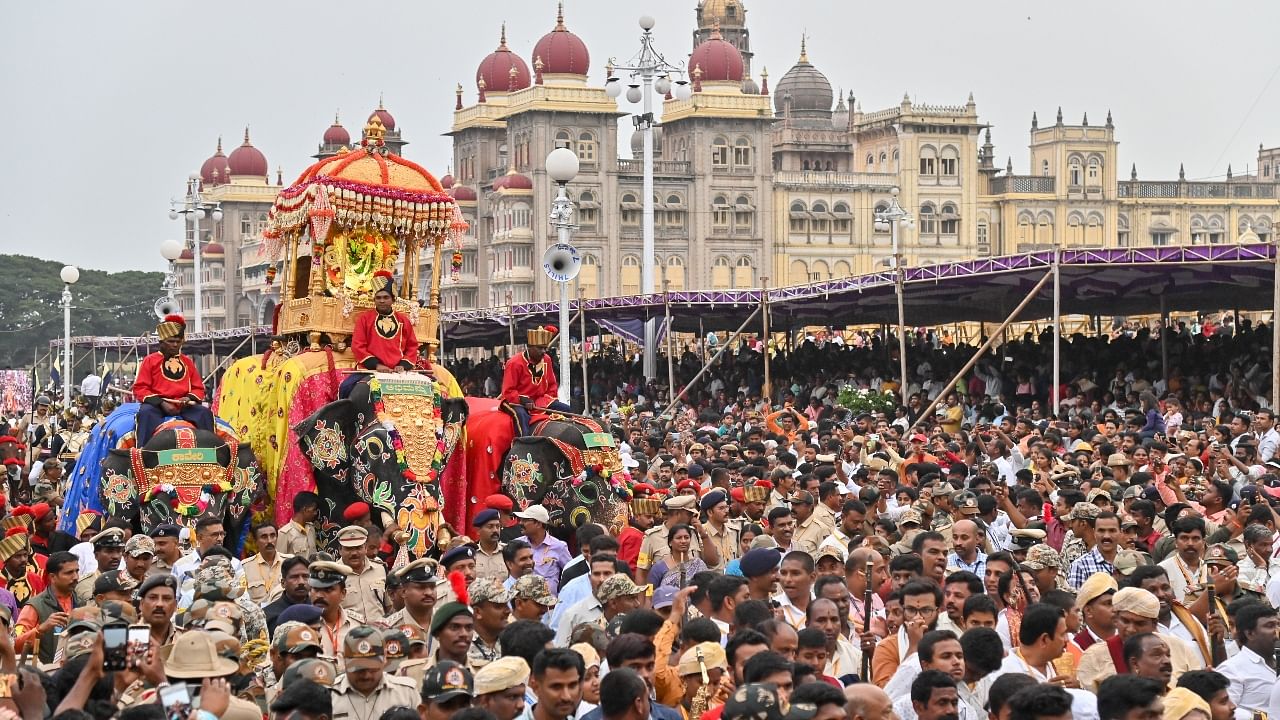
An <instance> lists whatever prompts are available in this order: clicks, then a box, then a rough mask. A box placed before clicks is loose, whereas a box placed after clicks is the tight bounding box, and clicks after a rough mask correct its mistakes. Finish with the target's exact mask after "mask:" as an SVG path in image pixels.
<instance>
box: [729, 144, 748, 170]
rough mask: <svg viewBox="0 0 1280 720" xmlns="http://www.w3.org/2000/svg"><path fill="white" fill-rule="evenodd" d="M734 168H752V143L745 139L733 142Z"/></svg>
mask: <svg viewBox="0 0 1280 720" xmlns="http://www.w3.org/2000/svg"><path fill="white" fill-rule="evenodd" d="M733 166H734V167H736V168H748V167H750V166H751V141H750V140H748V139H746V138H745V137H740V138H738V139H737V140H734V141H733Z"/></svg>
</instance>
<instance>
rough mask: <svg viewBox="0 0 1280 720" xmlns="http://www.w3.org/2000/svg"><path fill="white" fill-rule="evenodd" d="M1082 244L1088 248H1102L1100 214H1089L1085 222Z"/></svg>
mask: <svg viewBox="0 0 1280 720" xmlns="http://www.w3.org/2000/svg"><path fill="white" fill-rule="evenodd" d="M1084 244H1085V245H1087V246H1089V247H1097V248H1100V247H1102V213H1097V212H1092V213H1089V217H1088V219H1087V220H1086V221H1085V228H1084Z"/></svg>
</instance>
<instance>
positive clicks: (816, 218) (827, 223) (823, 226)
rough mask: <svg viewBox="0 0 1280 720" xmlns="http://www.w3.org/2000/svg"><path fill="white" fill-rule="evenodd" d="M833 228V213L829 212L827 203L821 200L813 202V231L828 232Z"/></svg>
mask: <svg viewBox="0 0 1280 720" xmlns="http://www.w3.org/2000/svg"><path fill="white" fill-rule="evenodd" d="M830 228H831V214H830V213H828V212H827V204H826V203H825V202H823V201H821V200H818V201H816V202H814V203H813V231H814V232H816V233H825V232H828V231H829V230H830Z"/></svg>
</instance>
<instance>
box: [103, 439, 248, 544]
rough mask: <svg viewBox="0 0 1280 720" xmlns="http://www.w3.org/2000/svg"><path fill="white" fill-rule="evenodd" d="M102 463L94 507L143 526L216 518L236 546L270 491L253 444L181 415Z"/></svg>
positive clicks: (111, 452)
mask: <svg viewBox="0 0 1280 720" xmlns="http://www.w3.org/2000/svg"><path fill="white" fill-rule="evenodd" d="M108 419H110V418H108ZM101 468H102V473H101V477H100V478H99V479H98V481H97V493H96V495H97V497H96V500H97V503H96V504H97V507H96V508H93V509H101V511H102V512H103V513H104V514H106V515H107V516H108V517H115V518H121V519H125V520H128V521H130V522H132V523H133V524H134V526H135V527H138V528H140V529H141V530H142V532H145V533H149V532H150V531H151V530H152V529H153V528H155V527H156V526H157V525H161V524H164V523H174V524H178V525H185V526H187V527H191V528H194V527H195V524H196V523H197V522H199V521H200V520H201V519H202V518H206V517H214V518H218V519H220V520H222V522H223V525H224V527H225V529H226V531H227V540H226V545H227V547H228V549H230V550H231V551H232V552H239V550H240V548H241V547H243V544H244V539H245V537H246V536H247V534H248V531H249V523H250V520H251V515H252V512H253V511H255V510H257V509H261V507H262V506H263V503H264V501H265V498H266V489H265V485H264V482H263V475H262V471H261V468H259V467H258V460H257V458H256V457H255V456H254V454H253V449H252V448H250V447H249V445H247V444H243V443H240V442H239V441H237V440H235V439H234V438H231V437H230V436H228V435H225V434H223V433H212V432H208V431H206V430H197V429H196V428H194V427H192V426H191V425H190V424H189V423H187V422H185V421H182V420H175V421H170V422H167V423H164V424H162V425H161V426H160V427H159V429H157V430H156V433H155V435H153V436H152V438H151V440H150V441H148V442H147V444H146V445H145V446H143V447H141V448H138V447H132V448H127V449H121V448H112V449H110V450H109V451H108V452H107V453H106V454H105V456H104V457H103V458H102V460H101ZM82 507H91V504H86V505H84V506H82Z"/></svg>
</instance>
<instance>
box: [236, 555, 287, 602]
mask: <svg viewBox="0 0 1280 720" xmlns="http://www.w3.org/2000/svg"><path fill="white" fill-rule="evenodd" d="M291 557H293V556H292V555H282V554H280V553H276V560H275V562H273V563H268V562H267V561H266V560H265V559H263V557H262V553H258V554H257V555H254V556H253V557H251V558H249V559H247V560H245V561H244V562H243V563H242V564H241V567H242V568H243V569H244V580H245V584H246V586H247V588H248V590H249V599H250V600H252V601H254V602H255V603H257V604H258V605H268V604H270V603H272V602H275V600H276V599H278V598H279V597H280V596H281V595H283V594H284V583H283V582H281V578H280V567H281V566H282V565H284V561H285V560H288V559H289V558H291Z"/></svg>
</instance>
